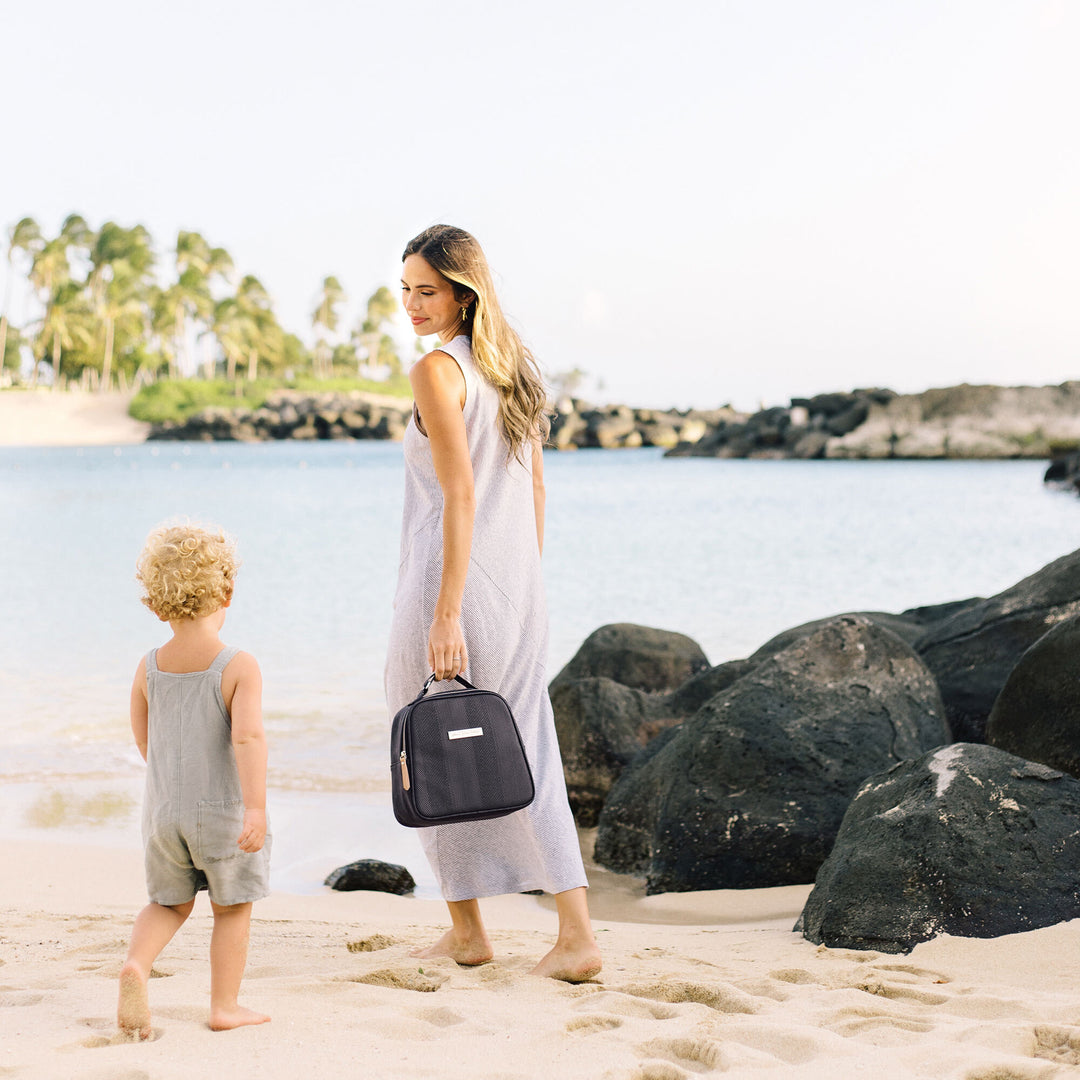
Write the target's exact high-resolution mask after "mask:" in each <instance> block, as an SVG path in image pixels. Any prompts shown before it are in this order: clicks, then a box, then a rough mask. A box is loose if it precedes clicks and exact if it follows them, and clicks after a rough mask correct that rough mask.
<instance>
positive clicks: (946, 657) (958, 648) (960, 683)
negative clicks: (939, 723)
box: [915, 551, 1080, 742]
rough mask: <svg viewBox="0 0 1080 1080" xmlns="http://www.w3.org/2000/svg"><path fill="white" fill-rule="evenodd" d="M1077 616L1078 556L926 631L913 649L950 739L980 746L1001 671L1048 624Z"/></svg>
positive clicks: (1003, 676)
mask: <svg viewBox="0 0 1080 1080" xmlns="http://www.w3.org/2000/svg"><path fill="white" fill-rule="evenodd" d="M1076 614H1080V551H1074V552H1072V553H1071V554H1069V555H1064V556H1062V557H1061V558H1060V559H1057V560H1055V561H1054V562H1052V563H1050V564H1049V565H1048V566H1045V567H1043V568H1042V569H1041V570H1039V571H1038V572H1037V573H1035V574H1032V575H1031V577H1027V578H1025V579H1024V580H1023V581H1021V582H1019V583H1018V584H1016V585H1014V586H1012V588H1009V589H1006V590H1005V591H1004V592H1001V593H998V594H997V595H996V596H992V597H990V598H989V599H988V600H983V601H982V602H981V603H977V604H974V605H972V606H970V607H967V608H964V609H962V610H960V611H958V612H957V613H956V614H954V615H952V617H950V618H946V619H944V620H943V621H941V622H938V623H937V624H936V625H934V626H931V628H930V629H928V630H927V631H926V633H924V634H923V635H922V636H921V637H919V638H918V639H917V640H916V642H915V650H916V652H918V653H919V655H920V656H922V658H923V661H924V662H925V663H926V666H927V667H928V668H930V670H931V671H932V672H933V673H934V676H935V677H936V678H937V681H938V685H939V686H940V688H941V696H942V699H943V700H944V702H945V710H946V713H947V715H948V719H949V725H950V727H951V728H952V731H953V735H954V736H955V738H956V740H957V741H958V742H985V741H986V721H987V718H988V717H989V715H990V710H991V709H992V708H993V706H994V701H995V700H996V699H997V696H998V694H999V693H1000V692H1001V689H1002V687H1004V685H1005V681H1006V679H1008V677H1009V673H1010V672H1011V671H1012V669H1013V668H1014V667H1015V666H1016V663H1017V661H1018V660H1019V659H1020V657H1021V656H1022V655H1023V653H1024V652H1025V651H1026V650H1027V649H1029V648H1030V647H1031V646H1032V645H1034V644H1035V642H1036V641H1038V640H1039V638H1041V637H1042V636H1043V634H1045V633H1046V632H1047V631H1048V630H1049V629H1050V628H1051V627H1052V626H1055V625H1056V624H1057V623H1059V622H1061V621H1062V620H1064V619H1067V618H1069V617H1070V616H1072V615H1076Z"/></svg>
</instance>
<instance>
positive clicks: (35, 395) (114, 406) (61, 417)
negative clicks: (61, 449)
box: [0, 388, 150, 447]
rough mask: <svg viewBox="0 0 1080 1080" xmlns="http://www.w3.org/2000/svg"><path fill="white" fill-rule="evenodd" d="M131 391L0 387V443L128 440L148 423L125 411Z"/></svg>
mask: <svg viewBox="0 0 1080 1080" xmlns="http://www.w3.org/2000/svg"><path fill="white" fill-rule="evenodd" d="M133 396H134V394H133V393H131V392H127V393H122V392H119V391H111V392H109V393H105V394H99V393H95V392H89V391H82V390H62V391H55V392H54V391H53V390H51V389H48V388H46V389H41V388H38V389H34V390H5V391H3V392H0V446H5V447H6V446H11V447H14V446H129V445H131V444H133V443H142V442H145V441H146V436H147V435H148V434H149V431H150V425H149V424H144V423H142V422H141V421H139V420H133V419H132V418H131V417H130V416H128V414H127V410H128V405H129V404H130V403H131V399H132V397H133Z"/></svg>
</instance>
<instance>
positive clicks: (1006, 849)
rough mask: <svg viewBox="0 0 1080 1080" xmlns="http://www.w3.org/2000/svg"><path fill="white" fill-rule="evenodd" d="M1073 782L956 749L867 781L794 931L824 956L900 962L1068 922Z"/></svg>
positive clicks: (1078, 869)
mask: <svg viewBox="0 0 1080 1080" xmlns="http://www.w3.org/2000/svg"><path fill="white" fill-rule="evenodd" d="M1078 817H1080V780H1076V779H1075V778H1073V777H1071V776H1066V775H1065V774H1063V773H1060V772H1058V771H1056V770H1054V769H1050V768H1047V767H1046V766H1045V765H1037V764H1034V763H1032V762H1028V761H1024V760H1023V759H1022V758H1018V757H1014V756H1013V755H1012V754H1007V753H1005V752H1004V751H1003V750H998V749H997V748H995V747H992V746H983V745H977V744H971V743H956V744H954V745H952V746H947V747H942V748H940V749H938V750H935V751H932V752H931V753H928V754H925V755H923V756H921V757H919V758H918V759H916V760H914V761H905V762H903V763H902V764H900V765H897V766H895V767H894V768H892V769H890V770H889V771H888V772H886V773H883V774H881V775H880V776H874V777H871V778H870V779H868V780H867V781H866V782H865V783H864V784H863V786H862V788H861V789H860V790H859V793H858V794H857V795H856V797H855V799H854V801H853V802H852V804H851V807H850V808H849V810H848V812H847V814H846V815H845V817H844V822H843V825H842V826H841V828H840V833H839V835H838V836H837V838H836V843H835V845H834V846H833V850H832V852H831V854H830V855H829V857H828V859H827V860H826V861H825V863H824V864H823V865H822V867H821V870H820V871H819V872H818V875H817V881H816V883H815V885H814V889H813V891H812V892H811V893H810V896H809V898H808V899H807V901H806V906H805V907H804V908H803V912H802V915H801V917H800V918H799V921H798V923H797V924H796V926H795V929H796V930H801V931H802V933H803V935H804V936H805V937H807V938H808V939H809V940H810V941H813V942H815V943H817V944H821V945H828V946H829V947H831V948H845V949H875V950H877V951H879V952H887V953H897V952H907V951H909V950H910V949H911V948H913V947H914V946H915V945H917V944H918V943H919V942H920V941H926V940H928V939H929V938H932V937H935V936H936V935H938V934H953V935H956V936H958V937H997V936H999V935H1001V934H1015V933H1019V932H1021V931H1025V930H1034V929H1037V928H1038V927H1042V926H1050V925H1052V924H1053V923H1058V922H1063V921H1065V920H1067V919H1075V918H1077V917H1080V831H1078V830H1077V827H1076V822H1077V819H1078Z"/></svg>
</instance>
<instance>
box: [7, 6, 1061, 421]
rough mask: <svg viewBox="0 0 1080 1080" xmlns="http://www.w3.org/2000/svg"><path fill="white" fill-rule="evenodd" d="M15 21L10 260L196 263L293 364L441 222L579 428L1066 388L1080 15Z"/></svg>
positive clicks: (659, 9)
mask: <svg viewBox="0 0 1080 1080" xmlns="http://www.w3.org/2000/svg"><path fill="white" fill-rule="evenodd" d="M4 8H5V10H4V12H3V16H2V19H0V37H2V38H3V39H4V48H3V49H2V53H3V59H2V62H0V118H2V123H3V144H2V145H3V149H2V151H0V155H2V158H3V160H2V162H0V224H2V225H3V226H4V227H5V228H7V227H8V226H10V225H12V224H13V223H14V222H15V221H17V220H18V219H20V218H21V217H23V216H26V215H30V216H32V217H35V218H36V219H37V220H38V221H39V222H40V223H41V225H42V226H43V228H45V229H46V230H47V231H50V232H53V231H56V230H57V229H58V228H59V225H60V222H61V221H62V220H63V218H64V217H65V216H66V215H67V214H68V213H71V212H73V211H77V212H79V213H82V214H83V215H84V216H85V217H86V218H87V220H88V221H89V222H90V224H91V225H92V226H99V225H100V224H102V223H103V222H104V221H106V220H115V221H118V222H120V223H122V224H125V225H132V224H135V223H137V222H139V223H142V224H143V225H145V226H146V227H147V228H148V229H149V230H150V232H151V233H152V234H153V236H154V238H155V241H156V243H157V245H158V248H159V250H160V251H161V252H162V253H163V255H162V257H163V259H165V258H167V249H168V247H169V246H170V244H173V243H175V234H176V232H177V230H178V229H195V230H197V231H199V232H201V233H203V235H205V236H206V237H207V239H208V240H209V241H210V242H211V243H212V244H214V245H220V246H223V247H225V248H226V249H227V250H228V251H229V252H230V254H231V255H232V256H233V259H234V261H235V263H236V266H237V269H238V271H239V272H240V273H253V274H255V275H256V276H258V277H259V278H260V280H261V281H262V282H263V284H264V285H265V286H266V287H267V289H268V290H269V291H270V293H271V294H272V296H273V297H274V300H275V304H276V308H277V311H278V314H279V317H280V319H281V321H282V323H283V324H284V325H285V326H286V327H287V328H289V329H291V330H293V331H295V332H297V333H299V334H300V335H301V336H302V337H305V338H307V339H310V336H311V328H310V323H311V313H312V311H313V310H314V308H315V304H316V297H317V295H318V291H319V285H320V283H321V281H322V279H323V277H325V276H326V275H328V274H333V275H335V276H336V277H338V278H339V280H340V281H341V283H342V284H343V286H344V287H345V289H346V292H347V293H348V295H349V307H348V309H347V311H346V313H345V314H346V317H347V318H346V322H347V323H351V322H354V321H355V319H356V317H357V315H358V314H359V312H360V310H361V308H362V306H363V302H364V300H365V299H366V297H367V296H368V295H370V293H371V292H373V291H374V290H375V288H377V287H378V286H379V285H388V286H390V287H391V288H392V289H397V288H398V279H399V272H400V271H399V268H400V256H401V250H402V248H403V247H404V245H405V243H406V241H407V240H408V239H409V238H410V237H412V236H413V235H415V234H416V233H418V232H419V231H420V230H421V229H423V228H425V227H426V226H428V225H430V224H433V223H436V222H447V223H450V224H455V225H459V226H462V227H463V228H466V229H468V230H469V231H470V232H472V233H473V234H474V235H475V236H476V237H477V238H478V239H479V240H480V242H481V244H482V245H483V247H484V249H485V251H486V253H487V255H488V259H489V261H490V262H491V264H492V267H493V269H494V271H495V274H496V281H497V283H498V286H499V294H500V301H501V303H502V305H503V308H504V310H505V311H506V312H507V313H508V314H509V316H510V317H511V321H512V322H513V323H514V325H515V327H516V328H517V329H518V330H519V332H520V333H521V334H522V336H523V337H524V339H525V340H526V342H527V343H528V344H529V345H530V346H531V348H532V349H533V351H534V353H535V354H536V356H537V358H538V359H539V361H540V363H541V365H542V367H543V369H544V370H545V372H546V373H548V374H549V376H555V375H558V374H559V373H562V372H566V371H570V370H572V369H574V368H579V369H581V370H583V371H584V372H586V379H585V382H584V384H583V387H582V393H583V394H585V396H588V397H591V398H592V399H594V400H609V401H623V402H628V403H630V404H634V405H642V406H658V407H669V406H677V407H688V406H696V407H705V408H708V407H715V406H717V405H720V404H723V403H727V402H732V403H734V404H736V405H737V406H739V407H742V408H751V407H756V406H757V405H758V404H759V403H762V402H764V403H766V404H770V405H772V404H782V403H786V402H787V400H788V399H789V398H791V397H793V396H805V395H810V394H814V393H818V392H826V391H833V390H844V389H851V388H854V387H857V386H862V387H865V386H888V387H892V388H893V389H895V390H898V391H901V392H913V391H918V390H922V389H925V388H927V387H930V386H945V385H953V384H956V383H961V382H972V383H1004V384H1020V383H1027V384H1037V385H1042V384H1047V383H1058V382H1062V381H1064V380H1066V379H1069V378H1076V377H1080V256H1078V253H1080V198H1078V193H1080V140H1078V139H1077V137H1076V128H1077V121H1076V116H1077V106H1078V104H1080V63H1078V62H1077V57H1078V56H1080V0H904V2H902V3H900V2H887V0H814V2H811V0H694V2H687V0H668V2H665V3H656V2H655V0H650V2H648V3H643V2H639V0H619V2H615V0H603V2H593V0H546V2H545V3H544V4H517V3H509V2H507V0H498V2H481V0H459V2H455V3H447V2H445V0H443V2H438V0H409V2H408V3H383V4H380V5H373V4H366V3H356V2H355V0H306V2H305V3H304V4H303V5H301V4H297V3H287V4H286V3H280V2H277V0H214V2H208V0H185V3H183V4H177V3H172V4H154V3H147V2H146V0H97V2H95V3H94V4H87V3H85V0H79V2H78V3H75V2H72V0H54V2H53V3H50V4H25V3H24V4H14V3H9V4H5V5H4ZM5 250H6V248H5ZM5 265H6V264H5ZM16 284H17V283H16ZM12 303H13V307H12V316H13V318H14V320H15V321H16V323H18V322H19V320H20V317H26V312H27V310H28V309H27V305H26V303H25V301H24V298H22V297H21V296H20V295H19V293H18V289H17V288H16V289H15V290H14V292H13V301H12ZM409 334H410V331H409V330H408V328H407V326H406V324H405V322H404V319H402V321H401V329H400V335H401V339H402V341H403V342H405V341H407V340H408V338H409Z"/></svg>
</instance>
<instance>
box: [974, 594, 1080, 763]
mask: <svg viewBox="0 0 1080 1080" xmlns="http://www.w3.org/2000/svg"><path fill="white" fill-rule="evenodd" d="M1077 657H1080V615H1074V616H1073V617H1072V618H1071V619H1066V620H1065V621H1064V622H1062V623H1059V624H1058V625H1057V626H1055V627H1054V628H1053V629H1052V630H1050V631H1049V633H1046V634H1044V635H1043V636H1042V637H1041V638H1039V640H1038V641H1036V642H1035V644H1034V645H1032V646H1031V648H1030V649H1028V651H1027V652H1026V653H1024V655H1023V656H1021V657H1020V660H1019V662H1018V663H1017V665H1016V667H1014V668H1013V669H1012V671H1011V673H1010V674H1009V678H1008V679H1007V680H1006V682H1005V686H1004V688H1003V689H1002V691H1001V693H1000V694H998V697H997V700H996V701H995V702H994V707H993V709H992V710H991V712H990V719H989V720H988V721H987V723H986V741H987V742H988V743H989V744H990V745H991V746H996V747H998V749H1000V750H1005V751H1007V752H1008V753H1010V754H1016V755H1017V756H1018V757H1022V758H1026V759H1027V760H1028V761H1038V762H1040V763H1041V764H1043V765H1049V766H1050V767H1051V768H1054V769H1060V770H1061V771H1062V772H1067V773H1070V774H1071V775H1072V776H1078V777H1080V679H1078V678H1077Z"/></svg>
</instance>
